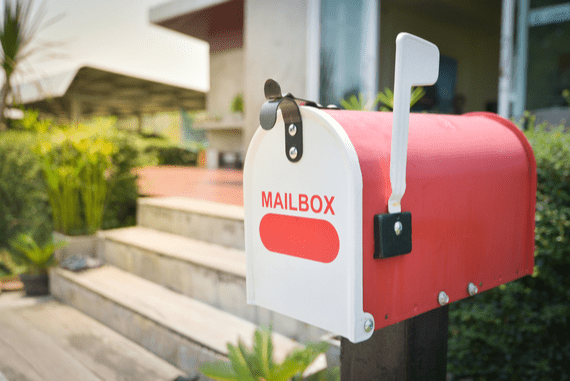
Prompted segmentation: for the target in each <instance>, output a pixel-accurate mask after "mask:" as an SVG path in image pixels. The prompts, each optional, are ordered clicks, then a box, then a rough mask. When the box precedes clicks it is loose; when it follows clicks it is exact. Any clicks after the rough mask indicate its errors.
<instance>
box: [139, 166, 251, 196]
mask: <svg viewBox="0 0 570 381" xmlns="http://www.w3.org/2000/svg"><path fill="white" fill-rule="evenodd" d="M137 174H138V176H139V179H138V185H139V193H140V194H142V195H145V196H178V197H189V198H195V199H200V200H207V201H214V202H219V203H223V204H230V205H239V206H242V205H243V172H242V171H238V170H228V169H204V168H195V167H174V166H161V167H144V168H139V169H138V170H137Z"/></svg>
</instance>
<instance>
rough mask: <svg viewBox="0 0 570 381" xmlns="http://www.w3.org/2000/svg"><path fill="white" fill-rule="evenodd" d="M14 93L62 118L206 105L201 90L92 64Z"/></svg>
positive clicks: (28, 103)
mask: <svg viewBox="0 0 570 381" xmlns="http://www.w3.org/2000/svg"><path fill="white" fill-rule="evenodd" d="M15 93H16V94H17V95H18V98H19V101H20V102H21V103H22V104H24V105H25V106H26V107H28V108H33V109H37V110H39V111H42V112H44V113H48V114H52V115H55V116H57V117H63V118H69V117H70V116H71V115H72V114H73V113H74V112H79V113H80V115H81V116H82V117H92V116H102V115H118V116H129V115H139V114H149V113H156V112H161V111H169V110H180V109H181V108H183V109H185V110H203V109H205V106H206V97H205V94H204V93H203V92H200V91H196V90H192V89H188V88H183V87H178V86H174V85H170V84H165V83H160V82H156V81H152V80H148V79H143V78H137V77H133V76H130V75H126V74H120V73H116V72H111V71H108V70H103V69H100V68H95V67H91V66H82V67H80V68H78V69H76V70H70V71H67V72H64V73H60V74H57V75H52V76H49V77H43V78H41V79H38V80H36V81H32V82H28V83H24V84H22V85H20V86H17V87H16V88H15ZM74 108H75V110H74Z"/></svg>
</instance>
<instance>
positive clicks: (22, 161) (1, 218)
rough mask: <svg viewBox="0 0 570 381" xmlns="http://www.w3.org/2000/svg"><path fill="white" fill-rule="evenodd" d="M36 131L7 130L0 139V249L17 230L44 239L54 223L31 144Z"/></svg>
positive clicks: (39, 240)
mask: <svg viewBox="0 0 570 381" xmlns="http://www.w3.org/2000/svg"><path fill="white" fill-rule="evenodd" d="M35 142H36V134H34V133H30V132H17V131H7V132H3V133H2V135H1V139H0V249H2V248H8V247H9V243H10V241H12V240H13V239H14V238H15V237H16V236H17V235H18V234H20V233H29V234H31V235H32V236H33V237H34V239H35V240H36V241H38V242H41V243H43V242H45V241H46V240H47V239H48V237H49V236H50V235H51V232H52V230H53V225H52V222H51V219H50V207H49V202H48V198H47V193H46V192H45V187H44V183H43V179H42V177H41V173H40V165H39V162H38V160H37V157H36V156H35V155H34V153H33V152H32V149H31V147H32V146H33V145H34V144H35Z"/></svg>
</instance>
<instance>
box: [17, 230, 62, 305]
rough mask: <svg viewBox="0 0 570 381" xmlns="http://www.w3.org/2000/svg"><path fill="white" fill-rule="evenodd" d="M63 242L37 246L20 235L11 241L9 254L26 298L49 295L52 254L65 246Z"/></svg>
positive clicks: (53, 263)
mask: <svg viewBox="0 0 570 381" xmlns="http://www.w3.org/2000/svg"><path fill="white" fill-rule="evenodd" d="M65 245H66V243H64V242H57V243H54V242H53V241H49V242H47V243H46V244H44V245H42V246H39V245H38V244H37V243H36V241H35V240H34V239H33V238H32V236H31V235H29V234H20V235H18V236H17V237H16V239H15V240H13V241H11V243H10V246H11V247H12V249H13V250H12V251H11V254H12V256H13V259H14V262H15V263H17V264H18V265H19V266H18V272H21V273H20V280H21V281H22V283H23V284H24V290H25V292H26V296H38V295H47V294H49V275H48V269H49V267H51V266H53V265H55V259H54V252H55V250H56V249H58V248H61V247H63V246H65Z"/></svg>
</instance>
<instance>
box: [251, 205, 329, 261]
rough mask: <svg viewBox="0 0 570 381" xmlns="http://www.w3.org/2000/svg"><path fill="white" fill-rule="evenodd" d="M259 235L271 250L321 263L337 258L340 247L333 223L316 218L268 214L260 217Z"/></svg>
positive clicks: (264, 244)
mask: <svg viewBox="0 0 570 381" xmlns="http://www.w3.org/2000/svg"><path fill="white" fill-rule="evenodd" d="M259 235H260V237H261V242H263V246H265V248H266V249H267V250H269V251H272V252H274V253H279V254H285V255H291V256H293V257H298V258H304V259H308V260H311V261H317V262H322V263H330V262H332V261H334V259H335V258H336V256H337V255H338V251H339V248H340V242H339V238H338V233H337V231H336V229H335V228H334V226H333V225H332V224H331V223H330V222H328V221H325V220H319V219H316V218H306V217H295V216H285V215H282V214H274V213H269V214H266V215H265V216H263V218H262V219H261V222H260V224H259Z"/></svg>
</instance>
